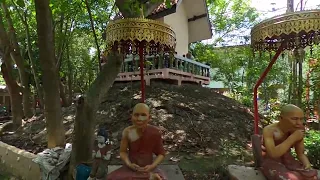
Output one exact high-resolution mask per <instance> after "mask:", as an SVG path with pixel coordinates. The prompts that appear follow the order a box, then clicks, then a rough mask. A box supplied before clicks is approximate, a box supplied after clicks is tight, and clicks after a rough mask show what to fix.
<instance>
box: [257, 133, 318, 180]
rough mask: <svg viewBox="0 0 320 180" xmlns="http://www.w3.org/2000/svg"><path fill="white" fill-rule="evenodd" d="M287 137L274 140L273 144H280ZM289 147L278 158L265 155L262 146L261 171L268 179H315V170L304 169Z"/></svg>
mask: <svg viewBox="0 0 320 180" xmlns="http://www.w3.org/2000/svg"><path fill="white" fill-rule="evenodd" d="M286 139H287V137H285V138H283V139H281V140H275V145H276V146H277V145H279V144H281V143H282V142H283V141H285V140H286ZM290 150H291V149H289V151H288V152H287V153H285V154H284V155H283V156H281V157H280V158H278V159H274V158H271V157H269V156H268V155H267V153H266V149H265V147H264V146H262V151H263V153H262V156H263V160H262V165H261V171H262V173H263V174H264V176H265V177H266V178H267V179H268V180H317V174H318V172H317V170H315V169H308V170H305V169H304V167H303V165H302V164H301V163H300V161H298V160H296V159H295V158H294V157H293V156H292V154H291V152H290Z"/></svg>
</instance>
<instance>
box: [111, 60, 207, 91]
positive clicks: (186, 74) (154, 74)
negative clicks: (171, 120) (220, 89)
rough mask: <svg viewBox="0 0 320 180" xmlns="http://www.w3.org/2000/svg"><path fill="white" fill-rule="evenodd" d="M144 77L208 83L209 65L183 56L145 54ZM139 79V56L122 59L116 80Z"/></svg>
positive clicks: (148, 82)
mask: <svg viewBox="0 0 320 180" xmlns="http://www.w3.org/2000/svg"><path fill="white" fill-rule="evenodd" d="M144 68H145V69H144V70H145V79H146V83H147V85H148V84H150V79H173V80H177V81H178V84H181V82H188V81H189V82H196V83H199V84H209V83H210V66H209V65H206V64H202V63H199V62H197V61H194V60H192V59H188V58H186V57H183V56H179V55H174V56H172V58H170V56H169V55H164V56H163V57H161V56H146V61H145V66H144ZM135 80H140V68H139V56H129V57H127V58H126V59H125V60H124V63H123V65H122V68H121V73H119V75H118V77H117V79H116V81H135Z"/></svg>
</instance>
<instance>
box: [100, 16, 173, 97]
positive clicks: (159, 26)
mask: <svg viewBox="0 0 320 180" xmlns="http://www.w3.org/2000/svg"><path fill="white" fill-rule="evenodd" d="M175 41H176V38H175V33H174V31H173V30H172V29H171V27H170V26H168V25H166V24H164V23H163V22H160V21H156V20H151V19H145V18H125V19H119V20H116V21H113V22H110V23H109V24H108V26H107V30H106V43H107V52H110V51H119V53H122V54H124V55H133V56H135V55H139V61H140V79H141V101H142V102H144V101H145V81H144V67H145V63H144V60H145V59H144V56H145V55H150V56H155V55H160V57H161V56H162V55H164V54H167V53H168V54H173V53H174V49H175Z"/></svg>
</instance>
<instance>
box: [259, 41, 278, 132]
mask: <svg viewBox="0 0 320 180" xmlns="http://www.w3.org/2000/svg"><path fill="white" fill-rule="evenodd" d="M282 51H283V47H282V45H281V46H280V47H279V48H278V50H277V52H276V54H275V55H274V56H273V58H272V60H271V61H270V63H269V65H268V67H267V68H266V69H265V70H264V72H263V73H262V74H261V76H260V78H259V80H258V81H257V83H256V85H255V86H254V89H253V105H254V133H255V134H259V112H258V99H257V98H258V88H259V86H260V85H261V83H262V82H263V80H264V78H265V77H266V76H267V74H268V73H269V71H270V70H271V68H272V66H273V64H274V63H275V62H276V60H277V59H278V57H279V56H280V54H281V52H282Z"/></svg>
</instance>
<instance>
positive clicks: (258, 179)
mask: <svg viewBox="0 0 320 180" xmlns="http://www.w3.org/2000/svg"><path fill="white" fill-rule="evenodd" d="M228 172H229V174H230V179H232V180H251V179H252V180H267V179H266V178H265V177H264V176H263V174H262V173H261V172H260V171H259V170H255V169H254V168H253V167H246V166H237V165H229V166H228Z"/></svg>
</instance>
